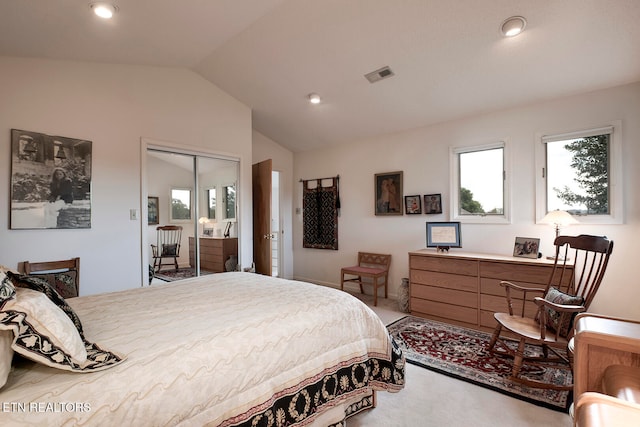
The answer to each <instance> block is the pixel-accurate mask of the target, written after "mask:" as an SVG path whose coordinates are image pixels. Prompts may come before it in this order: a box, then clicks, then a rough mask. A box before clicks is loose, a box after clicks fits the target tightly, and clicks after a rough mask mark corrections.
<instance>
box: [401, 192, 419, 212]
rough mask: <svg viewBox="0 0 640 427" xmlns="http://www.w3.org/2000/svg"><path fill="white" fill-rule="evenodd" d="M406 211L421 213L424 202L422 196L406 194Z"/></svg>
mask: <svg viewBox="0 0 640 427" xmlns="http://www.w3.org/2000/svg"><path fill="white" fill-rule="evenodd" d="M404 211H405V212H406V214H407V215H412V214H421V213H422V203H421V202H420V196H419V195H418V196H404Z"/></svg>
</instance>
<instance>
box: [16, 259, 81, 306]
mask: <svg viewBox="0 0 640 427" xmlns="http://www.w3.org/2000/svg"><path fill="white" fill-rule="evenodd" d="M19 270H20V272H21V273H23V274H28V275H30V276H38V277H40V278H42V279H44V280H46V281H47V283H49V285H50V286H51V287H52V288H54V289H55V290H56V291H58V293H59V294H60V295H61V296H62V297H63V298H73V297H77V296H78V295H79V291H80V258H71V259H68V260H62V261H45V262H30V261H24V262H22V263H20V268H19Z"/></svg>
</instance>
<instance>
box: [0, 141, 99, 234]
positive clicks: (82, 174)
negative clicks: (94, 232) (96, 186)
mask: <svg viewBox="0 0 640 427" xmlns="http://www.w3.org/2000/svg"><path fill="white" fill-rule="evenodd" d="M91 160H92V142H91V141H88V140H84V139H78V138H69V137H66V136H56V135H47V134H44V133H40V132H33V131H28V130H21V129H11V191H10V193H11V195H10V199H9V200H10V204H11V215H10V228H11V229H12V230H17V229H52V228H58V229H76V228H91V172H92V169H91Z"/></svg>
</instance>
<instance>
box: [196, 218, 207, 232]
mask: <svg viewBox="0 0 640 427" xmlns="http://www.w3.org/2000/svg"><path fill="white" fill-rule="evenodd" d="M198 222H199V223H200V224H202V234H203V235H204V228H205V227H206V226H207V223H209V218H207V217H206V216H201V217H200V218H198Z"/></svg>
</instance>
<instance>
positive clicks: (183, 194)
mask: <svg viewBox="0 0 640 427" xmlns="http://www.w3.org/2000/svg"><path fill="white" fill-rule="evenodd" d="M169 212H170V213H171V218H170V221H171V222H181V221H190V220H191V190H190V189H186V188H172V189H171V209H170V210H169Z"/></svg>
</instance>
